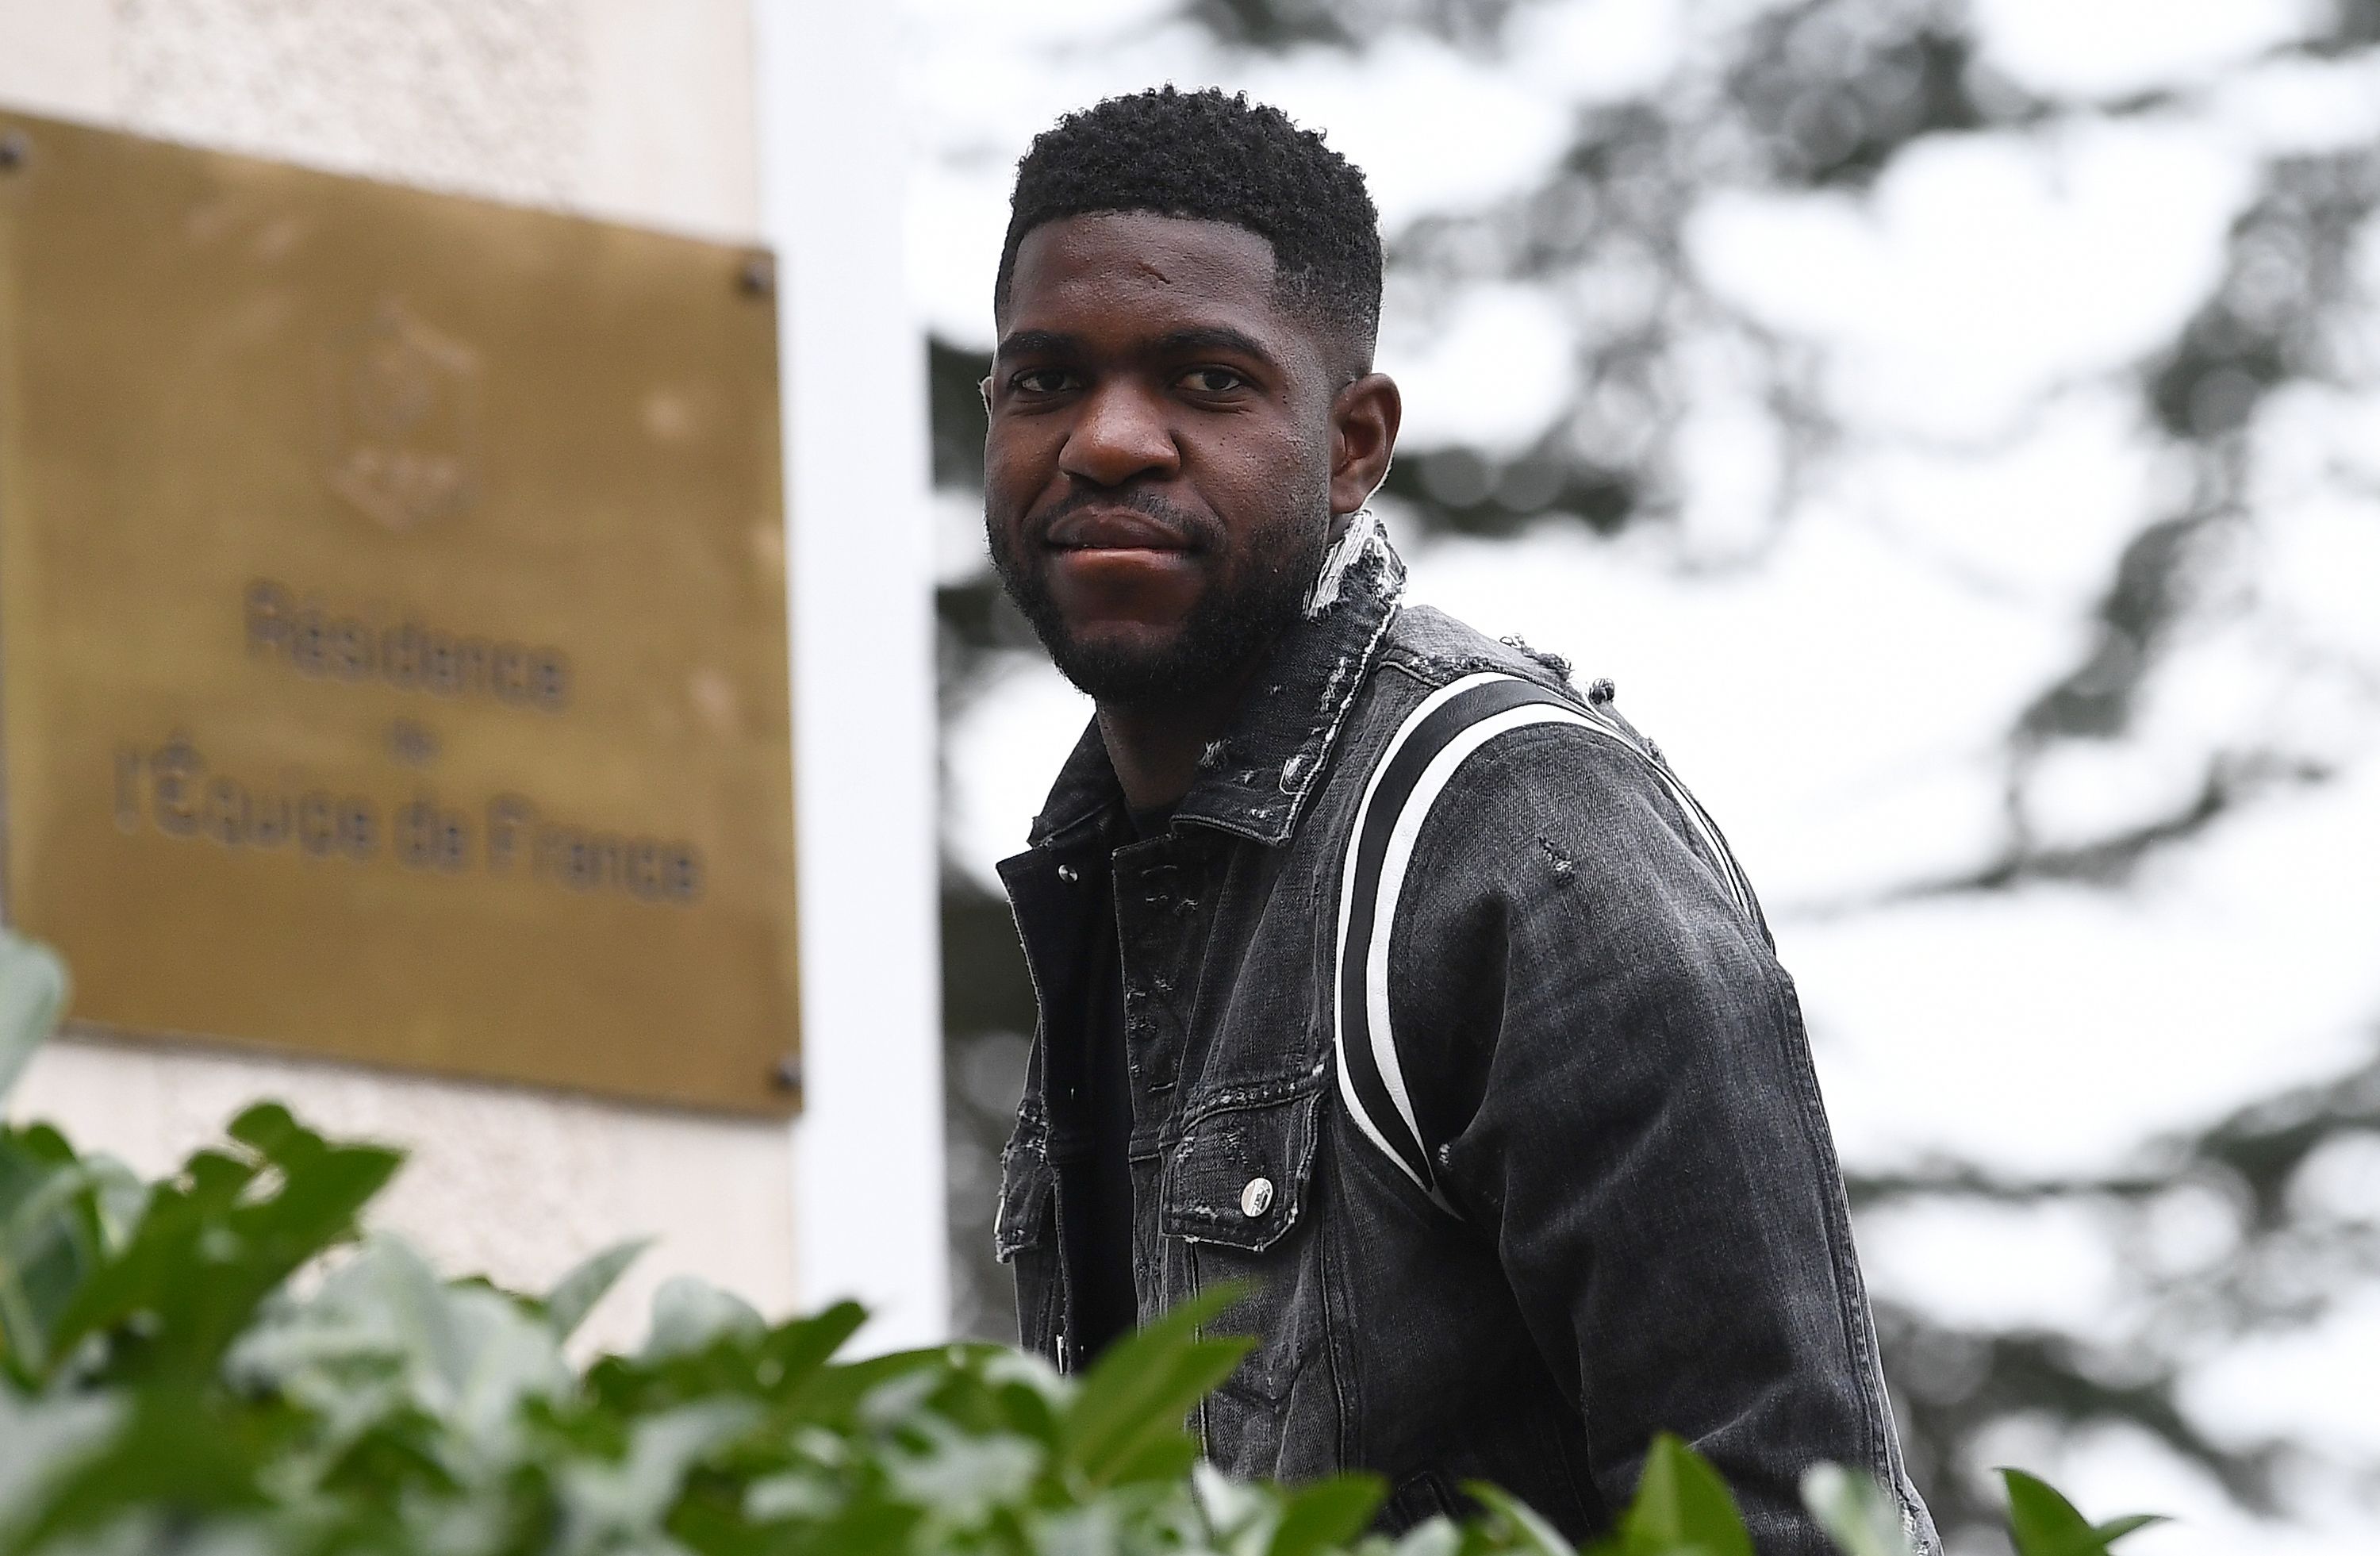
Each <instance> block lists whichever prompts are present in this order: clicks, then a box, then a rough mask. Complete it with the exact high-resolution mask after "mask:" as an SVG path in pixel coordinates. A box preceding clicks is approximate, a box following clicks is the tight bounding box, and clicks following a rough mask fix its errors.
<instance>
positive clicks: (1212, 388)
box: [1181, 368, 1248, 395]
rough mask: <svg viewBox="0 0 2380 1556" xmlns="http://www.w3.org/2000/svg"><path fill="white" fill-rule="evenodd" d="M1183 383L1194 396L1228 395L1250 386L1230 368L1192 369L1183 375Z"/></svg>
mask: <svg viewBox="0 0 2380 1556" xmlns="http://www.w3.org/2000/svg"><path fill="white" fill-rule="evenodd" d="M1181 383H1182V387H1184V389H1187V390H1189V391H1190V392H1191V393H1192V394H1194V395H1228V394H1230V393H1232V392H1233V390H1235V389H1245V388H1246V387H1247V386H1248V381H1247V380H1246V379H1245V378H1243V377H1241V376H1240V375H1239V374H1238V373H1236V372H1233V371H1232V370H1231V369H1229V368H1192V369H1191V370H1190V371H1188V372H1185V373H1184V374H1183V375H1182V379H1181Z"/></svg>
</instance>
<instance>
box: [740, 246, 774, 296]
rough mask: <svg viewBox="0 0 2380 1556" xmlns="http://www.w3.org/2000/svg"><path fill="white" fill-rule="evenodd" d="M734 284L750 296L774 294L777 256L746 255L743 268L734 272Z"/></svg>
mask: <svg viewBox="0 0 2380 1556" xmlns="http://www.w3.org/2000/svg"><path fill="white" fill-rule="evenodd" d="M735 284H736V285H737V286H741V287H743V288H744V290H745V292H746V293H747V295H749V296H752V297H756V298H769V297H774V296H776V294H777V256H775V255H774V254H753V255H749V256H747V258H746V259H745V261H744V268H743V269H742V270H741V271H739V272H737V273H736V276H735Z"/></svg>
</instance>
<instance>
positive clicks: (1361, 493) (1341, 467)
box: [1330, 372, 1405, 518]
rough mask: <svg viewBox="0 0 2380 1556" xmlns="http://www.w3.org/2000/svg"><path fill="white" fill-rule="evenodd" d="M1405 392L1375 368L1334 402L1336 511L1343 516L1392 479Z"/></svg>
mask: <svg viewBox="0 0 2380 1556" xmlns="http://www.w3.org/2000/svg"><path fill="white" fill-rule="evenodd" d="M1404 413H1405V402H1404V397H1403V395H1399V394H1398V393H1397V384H1396V380H1394V379H1392V378H1390V376H1389V375H1388V374H1387V373H1384V372H1369V373H1366V374H1365V375H1364V376H1363V377H1361V378H1359V379H1357V380H1356V381H1355V382H1354V383H1350V384H1349V385H1347V387H1345V388H1344V389H1342V390H1340V391H1339V395H1338V397H1337V398H1336V399H1334V400H1332V401H1331V402H1330V517H1333V518H1339V517H1344V516H1345V515H1347V514H1351V513H1354V511H1355V510H1356V509H1357V508H1360V507H1362V506H1363V505H1364V504H1366V503H1368V502H1370V501H1371V500H1372V493H1373V492H1377V491H1378V490H1379V489H1380V482H1381V481H1383V480H1387V479H1388V475H1389V458H1390V456H1391V455H1393V454H1394V453H1396V450H1397V424H1398V423H1399V422H1400V421H1402V420H1403V419H1404Z"/></svg>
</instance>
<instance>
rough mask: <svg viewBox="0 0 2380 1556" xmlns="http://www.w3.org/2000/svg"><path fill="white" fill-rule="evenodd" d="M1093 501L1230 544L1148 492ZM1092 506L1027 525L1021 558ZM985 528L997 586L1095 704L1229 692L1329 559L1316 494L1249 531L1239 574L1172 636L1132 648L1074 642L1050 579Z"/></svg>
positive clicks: (1055, 512)
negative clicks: (1061, 522)
mask: <svg viewBox="0 0 2380 1556" xmlns="http://www.w3.org/2000/svg"><path fill="white" fill-rule="evenodd" d="M1097 500H1098V502H1099V505H1101V506H1103V507H1110V508H1113V507H1126V508H1131V509H1133V510H1134V511H1135V512H1138V513H1142V514H1145V515H1147V517H1151V518H1154V519H1157V520H1158V521H1160V523H1163V524H1166V525H1169V526H1171V527H1172V529H1174V530H1175V531H1176V532H1177V533H1179V534H1181V535H1184V536H1185V537H1187V538H1188V539H1189V540H1190V541H1191V543H1192V545H1193V546H1194V547H1195V548H1196V549H1197V550H1199V551H1203V552H1207V553H1209V554H1212V553H1216V552H1220V551H1221V550H1223V548H1224V546H1225V545H1226V544H1227V543H1228V541H1229V537H1228V535H1227V534H1226V532H1225V531H1224V529H1223V528H1222V526H1220V524H1218V523H1216V522H1215V521H1214V520H1212V519H1211V518H1207V519H1202V518H1198V517H1193V516H1192V515H1190V514H1188V513H1186V512H1184V511H1183V510H1182V509H1179V508H1176V507H1174V506H1173V505H1172V504H1170V503H1167V502H1166V501H1165V500H1164V499H1163V498H1161V497H1159V496H1158V495H1156V494H1155V493H1153V492H1131V493H1127V494H1123V495H1120V496H1119V495H1115V494H1100V495H1099V497H1098V499H1097ZM1090 501H1091V497H1090V494H1086V495H1085V497H1084V498H1083V499H1082V501H1081V502H1080V503H1062V504H1059V505H1058V506H1056V507H1054V508H1052V509H1051V510H1050V512H1049V513H1047V514H1045V515H1043V516H1042V517H1040V518H1039V519H1038V520H1037V521H1036V522H1035V523H1034V524H1033V525H1032V526H1031V529H1030V531H1029V533H1028V534H1027V536H1026V541H1025V542H1024V545H1025V549H1026V550H1027V551H1028V552H1029V553H1033V554H1034V555H1040V554H1046V553H1043V552H1042V551H1041V548H1040V545H1039V543H1038V537H1039V536H1041V535H1044V534H1046V533H1048V531H1049V529H1050V525H1052V524H1054V523H1055V522H1057V521H1058V520H1059V519H1061V518H1062V517H1065V516H1066V514H1067V512H1068V510H1069V509H1070V508H1072V507H1075V506H1078V505H1079V506H1087V505H1089V503H1090ZM984 528H985V532H986V535H987V537H988V538H989V540H990V546H991V562H992V566H993V567H994V569H995V570H997V571H998V573H999V575H1000V582H1001V587H1002V589H1004V590H1007V592H1008V598H1009V599H1010V600H1011V601H1013V602H1014V603H1015V605H1016V608H1017V610H1018V611H1019V612H1020V613H1022V614H1023V615H1024V617H1025V619H1026V622H1028V623H1029V624H1031V626H1032V627H1033V631H1034V635H1035V636H1036V637H1038V638H1040V639H1041V646H1042V647H1043V648H1045V649H1047V650H1049V652H1050V663H1053V664H1055V665H1056V666H1057V667H1058V673H1059V674H1060V675H1063V676H1065V677H1066V679H1067V680H1069V681H1072V682H1073V683H1074V684H1075V687H1076V689H1078V690H1080V691H1082V692H1084V693H1086V694H1087V695H1088V696H1089V697H1090V698H1091V699H1093V700H1094V701H1097V702H1100V703H1103V704H1107V705H1109V706H1111V707H1120V708H1135V709H1138V708H1148V709H1161V708H1164V707H1167V706H1169V705H1172V704H1178V703H1181V702H1184V701H1188V700H1193V699H1197V698H1199V697H1202V696H1204V695H1206V694H1208V693H1210V692H1212V691H1213V690H1214V689H1215V688H1216V687H1219V686H1222V685H1224V684H1226V683H1228V682H1229V681H1230V680H1231V679H1232V678H1233V677H1234V676H1236V675H1239V674H1240V673H1242V672H1243V671H1245V669H1247V667H1248V666H1249V665H1250V664H1252V663H1255V661H1256V660H1257V657H1258V656H1259V655H1260V654H1262V653H1263V652H1264V651H1265V650H1267V649H1269V648H1270V647H1271V646H1272V645H1273V643H1274V642H1275V641H1277V640H1278V639H1279V638H1281V635H1282V634H1283V633H1284V632H1286V631H1288V630H1289V629H1290V628H1291V627H1292V626H1295V625H1296V624H1297V623H1298V622H1299V621H1300V620H1301V619H1303V617H1304V615H1305V599H1306V596H1307V595H1308V594H1309V593H1310V592H1311V591H1312V590H1313V588H1314V580H1315V578H1316V577H1318V576H1319V574H1320V573H1321V571H1322V561H1323V557H1324V556H1325V554H1326V553H1327V552H1328V550H1329V545H1330V502H1329V497H1328V493H1327V489H1326V490H1324V491H1317V492H1313V493H1311V494H1309V495H1307V496H1305V497H1304V498H1303V499H1301V500H1299V501H1297V502H1296V503H1294V504H1292V505H1290V506H1288V507H1286V508H1284V510H1283V511H1282V512H1281V513H1279V514H1276V515H1274V516H1272V517H1270V518H1269V520H1268V521H1267V523H1266V524H1265V525H1264V526H1263V527H1262V528H1261V529H1253V530H1250V531H1249V532H1248V533H1247V534H1246V536H1245V540H1244V541H1243V542H1242V544H1241V547H1240V554H1239V556H1238V557H1237V558H1236V563H1237V565H1234V566H1231V567H1228V568H1226V569H1225V570H1224V571H1223V573H1222V575H1221V576H1220V577H1217V578H1216V580H1215V582H1214V584H1213V585H1212V586H1211V587H1210V588H1208V590H1206V591H1205V592H1204V593H1202V594H1201V595H1200V596H1199V598H1198V602H1197V603H1196V604H1195V605H1193V606H1192V607H1191V609H1190V613H1189V614H1187V615H1186V616H1184V618H1183V620H1182V624H1181V626H1179V627H1178V628H1177V629H1176V630H1175V631H1174V633H1173V635H1172V638H1169V639H1167V640H1166V641H1164V642H1161V643H1158V644H1153V645H1144V646H1135V647H1126V646H1123V645H1120V644H1108V643H1086V642H1083V641H1082V640H1080V639H1079V638H1076V637H1075V635H1074V634H1073V632H1071V631H1070V630H1069V629H1068V627H1067V625H1066V618H1065V615H1064V614H1063V613H1062V611H1061V610H1060V609H1059V608H1058V602H1057V600H1056V599H1055V598H1054V597H1053V596H1052V595H1051V593H1050V580H1049V575H1048V574H1047V573H1046V572H1045V571H1044V570H1042V569H1041V568H1040V567H1038V566H1036V565H1033V557H1032V556H1020V555H1019V554H1017V553H1018V549H1019V548H1018V547H1017V546H1016V545H1015V544H1014V543H1012V541H1011V540H1010V538H1009V535H1010V526H1008V525H1006V524H1003V523H1002V522H1000V521H999V519H998V518H997V517H991V518H990V522H988V523H987V524H986V525H985V527H984Z"/></svg>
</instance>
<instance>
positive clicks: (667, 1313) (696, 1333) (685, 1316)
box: [638, 1275, 768, 1362]
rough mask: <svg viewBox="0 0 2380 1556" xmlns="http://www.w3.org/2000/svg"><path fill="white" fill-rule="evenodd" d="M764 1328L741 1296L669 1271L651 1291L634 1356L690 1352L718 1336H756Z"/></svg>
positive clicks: (654, 1357) (656, 1357)
mask: <svg viewBox="0 0 2380 1556" xmlns="http://www.w3.org/2000/svg"><path fill="white" fill-rule="evenodd" d="M767 1328H768V1325H767V1324H766V1323H764V1322H763V1321H762V1320H761V1318H760V1315H759V1312H758V1311H757V1310H756V1309H755V1308H754V1307H753V1306H752V1305H751V1304H750V1303H748V1302H747V1301H745V1300H744V1299H743V1298H742V1297H740V1296H737V1295H735V1294H733V1293H731V1292H724V1291H722V1290H720V1289H719V1288H718V1287H717V1286H714V1285H712V1284H711V1283H710V1282H708V1281H704V1280H700V1279H698V1278H697V1277H695V1276H692V1275H673V1276H671V1277H670V1278H669V1279H668V1280H666V1281H663V1282H662V1284H661V1289H660V1290H658V1291H656V1292H654V1293H653V1322H652V1328H651V1329H650V1331H647V1333H646V1335H645V1345H644V1349H643V1351H641V1352H640V1353H638V1359H639V1360H642V1361H648V1362H653V1361H662V1360H666V1359H667V1358H669V1357H672V1356H686V1355H694V1354H695V1353H696V1352H698V1351H702V1350H706V1349H708V1348H709V1347H710V1345H711V1344H713V1343H715V1342H717V1341H720V1340H722V1339H729V1338H734V1339H758V1338H759V1336H760V1335H761V1334H762V1333H763V1332H764V1331H766V1330H767Z"/></svg>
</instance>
